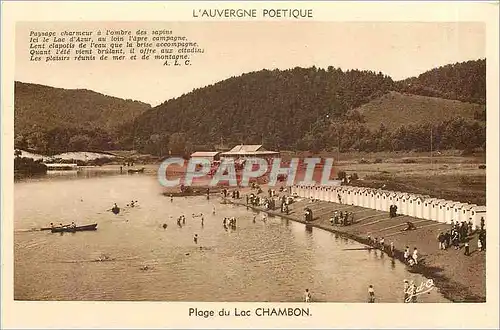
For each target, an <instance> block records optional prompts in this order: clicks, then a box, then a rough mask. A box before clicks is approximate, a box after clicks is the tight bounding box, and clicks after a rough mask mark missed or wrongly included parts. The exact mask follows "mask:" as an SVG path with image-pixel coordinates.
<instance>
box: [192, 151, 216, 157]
mask: <svg viewBox="0 0 500 330" xmlns="http://www.w3.org/2000/svg"><path fill="white" fill-rule="evenodd" d="M218 154H220V152H218V151H196V152H193V153H192V154H191V157H215V156H217V155H218Z"/></svg>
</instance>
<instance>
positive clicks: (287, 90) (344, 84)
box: [126, 60, 486, 155]
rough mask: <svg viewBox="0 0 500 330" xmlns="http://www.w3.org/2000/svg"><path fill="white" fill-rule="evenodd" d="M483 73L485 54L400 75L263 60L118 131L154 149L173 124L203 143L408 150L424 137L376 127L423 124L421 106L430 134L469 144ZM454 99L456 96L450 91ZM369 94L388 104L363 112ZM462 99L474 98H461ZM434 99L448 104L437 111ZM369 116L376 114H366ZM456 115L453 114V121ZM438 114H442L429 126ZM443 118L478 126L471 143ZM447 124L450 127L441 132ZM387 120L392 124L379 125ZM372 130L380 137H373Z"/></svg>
mask: <svg viewBox="0 0 500 330" xmlns="http://www.w3.org/2000/svg"><path fill="white" fill-rule="evenodd" d="M447 79H448V80H447ZM485 82H486V71H485V60H477V61H468V62H464V63H458V64H453V65H449V66H444V67H441V68H436V69H432V70H430V71H428V72H426V73H423V74H421V75H419V76H418V77H414V78H409V79H405V80H403V81H398V82H394V81H393V80H392V79H391V78H390V77H389V76H386V75H384V74H382V73H376V72H373V71H359V70H347V71H343V70H341V69H338V68H334V67H332V66H330V67H328V68H327V70H325V69H321V68H320V69H318V68H316V67H312V68H298V67H297V68H294V69H288V70H272V71H270V70H261V71H258V72H251V73H246V74H242V75H241V76H238V77H232V78H229V79H226V80H224V81H220V82H218V83H216V84H214V85H210V86H206V87H204V88H199V89H195V90H193V91H192V92H191V93H188V94H185V95H183V96H181V97H178V98H174V99H171V100H168V101H166V102H164V103H163V104H161V105H159V106H157V107H154V108H152V109H151V110H150V111H147V112H144V113H143V114H141V115H140V116H139V117H138V118H137V119H136V120H135V122H134V124H133V125H132V126H130V127H128V128H127V129H126V132H132V135H129V140H128V141H129V143H130V141H133V142H134V145H135V146H138V147H139V148H140V149H141V150H143V151H146V152H150V153H156V154H159V155H160V154H163V153H165V152H166V148H165V147H164V146H165V145H166V144H167V142H168V140H169V138H170V136H172V135H173V134H176V135H175V140H176V141H179V135H182V138H181V140H182V139H184V140H186V141H188V142H191V143H197V144H205V145H207V146H211V145H214V144H217V143H218V142H219V141H220V140H221V139H223V140H224V141H225V142H226V143H229V144H233V145H234V144H239V143H246V144H256V143H257V144H264V145H265V146H266V147H268V148H272V149H277V150H279V149H301V150H324V149H334V148H338V147H339V145H340V148H341V149H342V150H346V149H357V150H366V151H370V150H380V149H384V148H387V150H396V149H399V150H401V148H402V149H404V150H407V149H413V148H416V149H421V148H424V149H425V148H426V146H425V145H424V141H421V142H416V143H415V144H412V143H411V140H412V139H410V138H408V137H406V138H404V139H405V141H406V142H405V143H404V144H403V145H401V144H400V143H398V142H397V141H393V140H397V139H400V138H401V137H400V136H399V137H398V136H385V137H384V139H382V137H381V136H382V135H384V134H389V132H390V131H392V129H395V128H399V126H400V125H405V126H408V127H406V128H405V134H406V130H409V132H412V133H411V134H410V135H407V136H411V135H412V134H416V135H418V134H420V133H421V132H429V128H426V127H417V126H418V125H424V124H425V125H427V124H429V123H425V122H424V121H421V120H415V117H416V116H425V117H430V118H433V121H431V123H430V124H432V125H435V126H436V128H435V129H436V132H435V134H438V135H439V136H443V137H446V138H444V139H443V140H442V141H443V143H442V145H441V147H443V148H466V147H468V148H474V147H480V146H482V145H483V143H482V142H480V140H482V137H483V134H482V130H483V128H484V125H483V124H480V125H479V126H478V125H477V124H479V123H481V122H484V119H485V107H484V105H482V104H481V103H482V102H483V101H484V100H485V99H486V83H485ZM424 83H426V84H428V87H426V86H424V85H423V84H424ZM471 85H474V86H471ZM424 87H425V88H424ZM430 91H432V93H431V92H430ZM389 92H391V93H392V94H388V93H389ZM394 93H396V94H394ZM408 94H413V95H414V96H413V97H404V98H401V99H400V101H401V102H402V103H399V104H396V103H395V102H386V101H387V100H388V99H387V97H388V96H387V95H390V97H396V98H399V96H398V95H408ZM429 94H432V95H429ZM391 95H392V96H391ZM415 95H420V96H415ZM424 96H434V98H429V97H424ZM436 97H438V98H440V99H441V101H439V99H436ZM403 99H404V100H403ZM452 99H455V100H456V99H460V100H461V101H463V102H456V101H449V100H452ZM377 100H379V101H377ZM371 102H375V103H376V102H385V103H384V104H385V105H387V106H388V107H390V108H384V107H379V108H377V107H373V104H372V106H371V110H373V111H375V110H376V111H378V113H377V114H374V113H373V111H371V113H369V112H370V111H367V112H366V113H365V115H366V118H364V117H363V114H362V113H361V112H362V111H357V110H360V109H361V108H359V109H358V107H362V106H363V105H367V104H370V103H371ZM468 102H469V103H474V102H476V103H477V104H476V105H468ZM441 105H442V106H445V108H446V109H445V110H446V111H438V110H439V107H440V106H441ZM401 106H402V107H404V109H402V110H404V112H405V116H407V118H400V119H398V120H399V122H397V123H394V124H397V126H395V125H393V123H392V122H391V118H394V116H393V115H394V113H395V112H397V111H398V110H399V109H398V108H397V107H401ZM412 114H413V115H412ZM462 117H463V118H462ZM371 118H374V119H375V120H377V121H376V122H370V120H371ZM381 118H382V119H384V118H385V123H386V125H385V127H384V128H383V129H384V131H381V132H379V131H378V128H380V124H381V122H380V119H381ZM454 119H457V120H458V119H460V120H459V121H458V122H454ZM462 119H463V120H462ZM445 121H446V122H447V124H443V125H441V126H439V127H437V126H438V125H439V124H441V123H442V122H445ZM417 124H418V125H417ZM411 125H413V126H411ZM447 125H452V126H453V125H454V126H453V127H455V128H457V129H460V130H465V131H469V132H475V133H477V134H479V135H478V136H479V141H478V140H477V139H473V140H474V143H472V142H471V144H467V143H465V142H464V141H463V140H464V139H462V138H461V139H460V142H458V140H457V141H455V142H454V138H453V137H452V136H449V135H451V134H452V133H451V132H452V129H451V127H448V126H447ZM445 126H446V127H448V128H447V129H446V131H443V132H441V131H440V130H445ZM387 128H391V130H389V132H387V133H386V132H385V130H387ZM375 131H377V132H375ZM341 132H348V133H342V134H349V136H348V138H347V139H344V138H342V136H340V135H341ZM441 133H442V134H441ZM377 134H378V135H377ZM401 134H403V133H401ZM426 134H427V133H426ZM426 134H424V136H425V135H426ZM440 134H441V135H440ZM443 134H444V135H443ZM457 134H459V132H457ZM464 134H465V133H464ZM375 135H376V136H375ZM464 136H466V135H464ZM484 136H485V135H484ZM339 139H340V140H342V142H341V143H339ZM376 139H381V140H380V141H379V142H377V143H372V142H373V141H374V140H376ZM346 141H349V142H346ZM359 141H366V143H365V142H363V143H361V142H359ZM390 141H393V142H390ZM471 141H472V140H471ZM188 144H189V143H188ZM394 146H396V147H394ZM437 147H439V145H438V146H437ZM205 149H206V148H205ZM384 150H385V149H384Z"/></svg>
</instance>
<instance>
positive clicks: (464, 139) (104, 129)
mask: <svg viewBox="0 0 500 330" xmlns="http://www.w3.org/2000/svg"><path fill="white" fill-rule="evenodd" d="M188 7H189V8H188ZM186 8H188V9H186V10H187V11H186V14H185V15H186V16H187V17H188V18H189V19H186V20H184V19H179V20H175V19H171V18H169V19H168V20H165V21H161V20H155V21H153V20H151V21H146V20H141V19H137V20H135V21H134V20H118V19H115V20H104V19H103V20H99V19H95V20H92V21H79V20H70V19H67V20H43V21H41V20H24V21H23V20H21V21H17V22H15V25H13V26H12V33H13V36H15V43H14V48H13V49H12V51H11V53H12V55H13V56H14V58H15V61H14V62H12V64H13V67H12V72H13V81H11V82H9V81H2V85H4V84H9V83H10V84H11V85H12V87H11V88H12V92H13V95H12V106H11V107H12V108H11V109H12V124H13V127H12V129H13V130H12V132H11V134H10V135H9V136H10V138H11V143H12V144H11V145H12V147H13V148H12V149H10V151H9V149H7V148H5V147H4V148H3V151H2V160H3V162H5V161H6V159H7V158H6V154H7V153H10V154H9V157H10V159H11V160H12V162H13V166H12V167H10V168H11V169H12V170H9V173H10V175H11V176H12V181H13V185H12V189H13V190H12V191H11V192H7V191H6V190H5V189H4V187H2V190H3V194H10V195H11V196H12V197H11V199H12V219H11V220H9V221H11V223H12V227H11V228H12V231H11V232H13V234H12V235H13V236H12V243H13V244H12V245H13V246H12V247H8V248H9V249H10V248H12V258H13V260H12V263H13V265H12V289H11V290H12V295H13V297H12V298H13V300H14V302H15V303H23V302H41V301H43V302H60V303H62V302H70V301H71V302H143V303H146V302H164V303H167V302H168V303H189V305H186V307H185V308H183V310H185V313H184V314H186V317H193V318H198V319H208V318H211V317H214V318H215V317H217V315H218V316H219V317H224V316H230V317H264V318H269V317H292V318H303V317H312V316H313V314H316V313H314V311H313V308H314V306H315V305H321V304H324V303H358V304H362V305H364V304H381V305H384V304H387V303H389V304H392V305H390V306H398V305H399V304H421V305H422V304H423V305H425V304H437V303H439V305H434V306H444V305H450V304H452V305H453V303H468V304H472V305H484V304H485V303H488V302H493V301H490V294H492V293H493V292H489V290H490V286H489V285H488V286H487V278H488V279H489V280H491V279H492V278H491V277H488V276H487V274H488V272H487V268H489V267H491V266H494V267H496V268H497V267H498V260H493V259H490V258H487V257H486V254H487V251H488V250H487V247H488V248H490V246H489V245H488V244H487V241H488V240H487V237H488V238H491V237H492V236H491V235H494V236H495V235H497V233H496V231H497V230H498V225H497V224H496V223H495V224H492V223H491V222H492V221H493V222H496V220H495V219H496V217H497V212H496V211H495V212H493V213H492V211H491V208H490V203H495V202H494V200H491V198H490V197H489V198H488V200H487V187H490V185H495V187H496V186H497V182H496V181H492V180H496V179H497V177H496V176H495V177H490V174H488V180H487V165H488V169H490V166H492V165H493V166H494V167H495V166H496V167H497V166H498V164H491V163H487V159H488V160H492V159H493V158H492V157H496V154H495V155H492V154H489V153H488V154H487V151H488V148H487V142H488V144H491V143H492V142H494V143H497V142H498V141H490V140H488V141H487V131H488V132H490V130H492V129H493V130H497V127H496V125H497V124H498V123H493V124H494V125H495V126H489V125H492V122H491V120H490V118H493V117H491V116H492V115H491V113H492V112H498V108H491V107H490V106H487V105H488V104H489V103H488V97H487V89H488V90H489V88H490V85H489V80H488V71H487V66H489V65H490V63H492V62H495V63H497V62H498V57H496V58H490V57H489V54H490V52H488V49H489V48H488V47H489V46H488V39H487V36H488V26H487V24H486V23H485V22H482V21H479V20H475V21H474V20H467V21H466V20H463V21H435V22H430V21H429V22H426V21H416V20H407V21H390V20H387V21H371V20H369V19H366V20H364V21H360V20H352V21H317V20H314V15H315V14H316V13H318V9H317V7H315V8H316V10H313V9H308V8H309V7H307V6H290V4H289V5H288V6H267V7H264V9H262V6H256V7H255V8H257V9H252V7H251V6H243V5H240V6H236V7H235V6H231V7H229V6H228V8H230V9H225V8H224V6H213V7H211V6H209V5H208V4H205V5H203V4H201V5H200V4H199V3H193V4H192V5H190V6H186ZM225 20H226V21H225ZM497 64H498V63H497ZM497 64H495V65H496V67H497V68H498V66H497ZM488 93H490V92H488ZM488 95H489V94H488ZM487 107H488V109H487ZM2 112H3V113H4V111H2ZM2 116H3V115H2ZM496 116H497V114H494V118H498V117H496ZM487 118H488V125H487ZM488 127H489V128H488ZM488 134H489V133H488ZM5 137H6V135H5V134H4V133H2V139H3V138H5ZM2 167H4V166H3V165H2ZM488 173H490V172H488ZM2 181H3V180H2ZM2 185H3V183H2ZM488 189H490V188H488ZM494 189H497V188H494ZM488 191H489V190H488ZM495 191H496V190H495ZM488 194H489V193H488ZM495 210H496V209H495ZM2 218H4V217H2ZM3 220H4V221H5V219H3ZM491 226H493V232H492V231H491ZM2 231H3V230H2ZM492 239H494V241H492V243H490V244H494V245H493V246H492V248H493V249H494V250H495V249H498V248H497V247H496V246H495V242H496V239H497V238H492ZM5 246H6V245H5V244H4V246H3V247H5ZM487 260H488V262H493V264H492V265H488V262H487ZM2 263H3V260H2ZM497 280H498V279H497ZM497 282H498V281H497ZM487 289H488V290H487ZM487 297H488V299H487ZM497 299H498V298H497V297H495V302H497ZM196 303H200V304H201V303H235V304H236V303H255V305H253V306H254V307H253V308H251V309H239V308H238V305H234V306H235V307H236V308H232V307H231V308H228V310H227V311H225V310H224V308H223V309H216V308H204V307H203V306H205V305H197V304H196ZM257 303H258V304H257ZM281 303H284V304H283V305H282V304H281ZM455 305H457V304H455ZM458 305H463V304H458ZM54 306H57V305H54ZM231 306H233V305H231ZM366 306H367V308H370V307H368V306H373V305H366ZM388 308H390V307H388ZM435 308H439V307H435ZM55 309H57V307H55ZM82 311H83V312H84V310H82ZM224 313H227V314H224ZM316 315H318V314H316ZM353 326H354V324H353Z"/></svg>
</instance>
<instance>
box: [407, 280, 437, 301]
mask: <svg viewBox="0 0 500 330" xmlns="http://www.w3.org/2000/svg"><path fill="white" fill-rule="evenodd" d="M433 288H434V281H433V280H432V279H429V280H427V281H425V282H422V283H420V285H419V286H416V285H415V283H412V284H410V285H409V286H408V288H406V290H405V295H406V296H407V297H406V299H405V302H410V301H411V298H412V297H416V296H419V295H421V294H424V293H428V292H431V291H432V289H433Z"/></svg>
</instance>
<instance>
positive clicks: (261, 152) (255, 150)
mask: <svg viewBox="0 0 500 330" xmlns="http://www.w3.org/2000/svg"><path fill="white" fill-rule="evenodd" d="M279 154H280V153H279V152H277V151H268V150H266V149H264V147H263V146H262V145H261V144H240V145H237V146H235V147H234V148H233V149H231V150H229V151H226V152H222V153H221V157H225V158H245V157H264V158H268V157H278V156H279Z"/></svg>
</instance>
